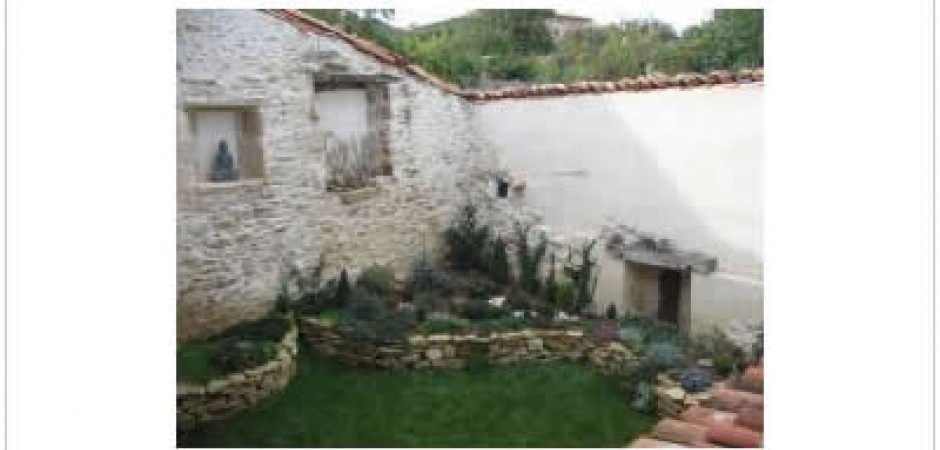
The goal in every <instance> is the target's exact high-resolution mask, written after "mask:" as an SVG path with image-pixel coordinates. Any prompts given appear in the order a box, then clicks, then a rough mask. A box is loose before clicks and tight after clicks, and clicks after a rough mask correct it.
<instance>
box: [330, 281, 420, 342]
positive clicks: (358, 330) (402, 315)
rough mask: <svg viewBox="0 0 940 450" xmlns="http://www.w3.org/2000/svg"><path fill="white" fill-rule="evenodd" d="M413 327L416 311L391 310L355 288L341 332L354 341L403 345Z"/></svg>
mask: <svg viewBox="0 0 940 450" xmlns="http://www.w3.org/2000/svg"><path fill="white" fill-rule="evenodd" d="M414 325H415V313H414V311H409V310H389V309H388V308H386V307H385V304H384V303H383V302H382V300H381V299H380V298H379V297H378V296H377V295H376V294H375V293H373V292H371V291H368V290H365V289H359V288H356V289H353V290H352V292H351V295H350V301H349V305H348V306H347V311H346V312H345V313H344V314H341V315H340V320H339V323H338V329H339V331H340V332H341V333H343V334H344V335H345V336H346V337H347V338H349V339H351V340H354V341H361V342H368V343H373V344H384V343H391V342H399V341H402V340H403V339H405V337H407V335H408V332H409V330H411V329H412V328H413V327H414Z"/></svg>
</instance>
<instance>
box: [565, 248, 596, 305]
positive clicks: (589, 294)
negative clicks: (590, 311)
mask: <svg viewBox="0 0 940 450" xmlns="http://www.w3.org/2000/svg"><path fill="white" fill-rule="evenodd" d="M596 244H597V241H596V240H592V241H591V242H588V243H586V244H584V245H582V246H581V247H580V248H579V249H577V250H575V249H574V248H571V249H569V252H568V260H567V262H566V263H565V274H566V275H567V276H568V278H569V279H570V280H571V282H572V284H573V285H574V308H575V311H583V310H584V308H585V307H587V306H588V305H589V304H591V301H592V300H593V299H594V292H595V291H596V290H597V275H598V271H597V260H596V259H594V257H593V256H592V253H593V251H594V246H595V245H596ZM575 255H577V257H575Z"/></svg>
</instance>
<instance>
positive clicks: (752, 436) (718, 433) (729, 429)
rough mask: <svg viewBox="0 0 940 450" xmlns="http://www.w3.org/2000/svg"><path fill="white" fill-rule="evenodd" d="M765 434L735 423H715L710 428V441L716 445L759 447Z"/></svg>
mask: <svg viewBox="0 0 940 450" xmlns="http://www.w3.org/2000/svg"><path fill="white" fill-rule="evenodd" d="M763 440H764V439H763V436H762V435H761V434H760V433H758V432H756V431H754V430H751V429H748V428H744V427H739V426H735V425H724V424H720V425H715V426H712V427H711V428H709V429H708V442H711V443H713V444H716V445H724V446H728V447H740V448H758V447H761V445H762V444H763Z"/></svg>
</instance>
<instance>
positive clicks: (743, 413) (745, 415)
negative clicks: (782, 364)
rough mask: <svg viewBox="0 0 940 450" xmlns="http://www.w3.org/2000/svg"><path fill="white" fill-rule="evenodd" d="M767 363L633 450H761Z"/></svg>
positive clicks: (717, 389) (666, 422)
mask: <svg viewBox="0 0 940 450" xmlns="http://www.w3.org/2000/svg"><path fill="white" fill-rule="evenodd" d="M763 392H764V368H763V363H762V362H761V363H760V364H759V365H756V366H752V367H749V368H748V369H747V370H745V371H744V373H743V374H742V375H741V376H740V377H738V379H737V380H735V381H733V382H732V381H725V382H721V383H716V384H715V386H714V387H713V388H712V391H711V396H710V398H709V400H707V401H706V402H704V403H703V404H702V405H695V406H690V407H688V408H686V409H684V410H682V411H681V412H679V414H678V416H677V417H675V418H664V419H662V420H661V421H660V422H659V423H658V424H656V427H655V428H653V430H652V431H651V432H650V433H649V434H648V435H642V436H640V437H639V438H637V439H636V440H635V441H633V443H632V444H631V445H630V447H632V448H709V447H718V448H721V447H725V448H760V447H763V441H764V436H763V433H764V394H763Z"/></svg>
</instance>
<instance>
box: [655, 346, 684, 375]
mask: <svg viewBox="0 0 940 450" xmlns="http://www.w3.org/2000/svg"><path fill="white" fill-rule="evenodd" d="M646 358H647V359H649V360H650V361H651V362H652V363H653V364H654V365H655V366H656V367H657V369H659V370H667V369H672V368H676V367H679V366H681V365H683V364H684V363H685V362H686V357H685V355H684V354H683V353H682V348H680V347H679V346H678V345H676V344H673V343H671V342H653V343H651V344H649V345H647V346H646Z"/></svg>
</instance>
